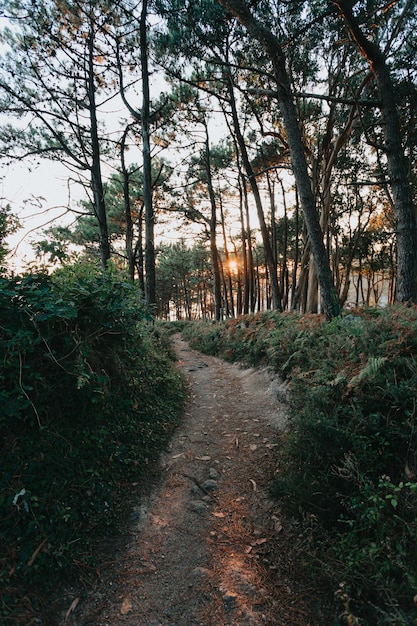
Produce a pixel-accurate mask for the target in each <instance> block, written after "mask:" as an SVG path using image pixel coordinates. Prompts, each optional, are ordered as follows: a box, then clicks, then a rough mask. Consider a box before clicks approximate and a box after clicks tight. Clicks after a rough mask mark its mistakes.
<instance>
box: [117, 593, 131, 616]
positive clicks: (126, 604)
mask: <svg viewBox="0 0 417 626" xmlns="http://www.w3.org/2000/svg"><path fill="white" fill-rule="evenodd" d="M132 608H133V605H132V600H131V599H130V598H129V596H127V597H126V598H125V599H124V600H123V602H122V606H121V607H120V614H121V615H127V614H128V613H130V611H131V610H132Z"/></svg>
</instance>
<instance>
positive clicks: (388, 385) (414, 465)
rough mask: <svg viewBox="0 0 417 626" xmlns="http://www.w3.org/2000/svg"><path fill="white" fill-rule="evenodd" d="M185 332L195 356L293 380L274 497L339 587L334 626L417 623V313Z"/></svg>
mask: <svg viewBox="0 0 417 626" xmlns="http://www.w3.org/2000/svg"><path fill="white" fill-rule="evenodd" d="M186 332H188V335H189V336H190V338H191V343H192V345H194V346H196V347H198V348H199V349H201V348H204V347H205V345H208V346H209V349H210V352H211V353H212V354H218V355H220V356H224V357H226V358H228V359H231V360H239V361H243V362H246V363H248V364H258V363H263V364H267V365H269V366H272V367H273V368H274V369H275V371H277V372H279V373H280V375H281V376H282V377H283V378H286V379H287V380H288V381H289V384H290V389H291V407H290V422H289V428H288V434H287V437H286V445H285V449H284V451H283V453H282V458H281V461H280V467H279V468H278V469H279V472H278V478H277V480H276V483H275V485H274V487H273V493H274V495H275V496H276V497H277V498H280V499H281V500H282V502H283V503H284V504H285V510H286V511H288V513H289V514H290V515H293V516H299V515H301V519H302V521H303V523H305V524H306V529H307V530H306V532H307V534H308V535H309V540H308V541H306V542H305V543H304V548H305V545H308V546H309V548H308V550H307V554H306V555H304V557H303V560H304V561H305V562H306V564H307V565H306V566H307V567H309V568H310V571H311V572H312V573H316V574H317V576H320V577H323V576H324V577H325V580H326V581H327V583H326V584H329V585H331V586H332V589H333V592H334V597H335V606H336V609H335V623H339V624H343V623H349V624H363V625H368V624H369V625H373V624H375V625H376V624H377V625H381V624H398V625H411V624H415V623H416V621H417V560H416V557H415V555H416V553H417V429H416V401H417V308H416V307H406V306H398V307H395V308H387V309H369V310H364V311H360V312H358V313H357V314H356V315H352V314H349V315H346V316H344V317H341V318H337V319H335V320H333V321H332V322H330V323H327V322H326V321H325V320H324V319H322V318H321V317H320V316H301V317H299V316H296V315H295V314H290V315H287V314H277V313H266V314H260V315H256V316H248V317H244V318H240V319H239V320H237V321H231V322H227V323H225V324H224V325H216V326H212V325H203V326H198V325H197V326H192V327H190V328H189V329H187V331H186ZM307 522H308V524H307Z"/></svg>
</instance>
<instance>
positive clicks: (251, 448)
mask: <svg viewBox="0 0 417 626" xmlns="http://www.w3.org/2000/svg"><path fill="white" fill-rule="evenodd" d="M257 449H258V446H257V445H256V443H251V445H250V446H249V450H250V451H251V452H255V450H257Z"/></svg>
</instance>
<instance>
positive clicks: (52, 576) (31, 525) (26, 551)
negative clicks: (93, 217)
mask: <svg viewBox="0 0 417 626" xmlns="http://www.w3.org/2000/svg"><path fill="white" fill-rule="evenodd" d="M0 281H1V283H0V312H1V320H2V322H1V335H0V353H1V365H0V382H1V388H0V402H1V404H2V413H1V418H0V419H1V422H0V436H1V450H0V453H1V458H2V481H1V487H0V516H1V519H2V526H1V535H0V542H1V545H0V584H1V589H2V595H1V604H0V617H1V621H2V623H7V621H8V620H10V623H15V622H16V615H15V613H16V611H18V612H19V611H21V610H22V606H23V603H22V598H23V597H26V598H28V597H30V598H31V601H32V603H34V604H36V598H37V596H38V594H39V592H40V591H41V590H42V588H47V587H48V585H50V584H52V583H53V584H56V582H57V580H59V579H60V578H62V577H68V576H72V577H73V576H74V575H78V574H80V575H82V576H85V568H86V567H88V566H89V564H90V563H91V562H92V559H93V557H92V554H93V547H94V543H95V540H96V539H97V538H98V537H100V535H102V534H103V532H105V531H106V529H108V528H109V527H110V526H111V524H112V523H113V522H114V520H115V519H116V517H117V515H118V514H119V511H120V507H121V506H122V504H123V502H124V501H125V500H126V497H127V496H128V494H129V490H130V489H131V485H132V482H135V483H142V484H143V485H144V486H145V484H146V481H147V473H148V471H149V470H148V468H149V462H150V461H151V460H152V459H153V458H155V457H156V456H157V455H158V453H159V452H160V450H161V448H162V447H163V446H164V445H165V444H166V442H167V441H168V439H169V437H170V435H171V433H172V430H173V428H174V427H175V425H176V424H177V421H178V415H179V412H180V410H181V407H182V402H183V399H184V391H183V384H182V380H181V378H180V376H179V374H178V372H177V371H176V369H175V368H174V367H173V364H172V355H169V354H168V352H167V351H166V350H165V347H164V345H163V342H162V341H161V340H160V338H158V336H157V334H156V333H155V332H154V329H153V325H152V324H150V323H149V321H148V320H149V317H148V315H147V313H146V310H145V307H144V305H143V303H142V302H141V300H140V297H139V294H138V292H137V290H136V287H135V286H134V285H132V284H131V283H130V282H128V281H125V280H123V278H122V277H121V276H120V275H119V274H118V273H117V272H116V271H113V270H109V271H107V272H103V271H100V270H96V269H95V268H94V267H91V266H86V265H81V266H78V267H72V268H66V269H65V270H61V271H59V272H56V273H55V274H54V275H53V276H48V275H46V274H33V275H25V276H23V277H19V278H14V279H10V280H8V279H5V278H2V279H0ZM34 590H35V591H36V593H35V591H34ZM32 591H33V593H31V592H32ZM32 609H33V610H36V606H34V607H32ZM28 610H29V609H28ZM20 618H21V619H23V618H22V615H21V614H20Z"/></svg>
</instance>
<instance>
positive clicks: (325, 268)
mask: <svg viewBox="0 0 417 626" xmlns="http://www.w3.org/2000/svg"><path fill="white" fill-rule="evenodd" d="M217 2H218V3H219V4H221V5H222V6H223V7H225V8H226V9H227V10H228V11H229V12H230V13H232V14H233V15H235V16H236V17H237V19H238V20H239V21H240V22H241V23H242V24H243V26H245V28H246V30H247V31H248V33H249V34H250V35H251V36H252V37H254V39H256V40H257V41H258V42H259V43H260V44H261V45H262V46H263V48H264V49H265V51H266V53H267V54H268V56H269V58H270V59H271V62H272V66H273V69H274V75H275V81H276V93H277V99H278V103H279V106H280V110H281V114H282V117H283V122H284V126H285V129H286V132H287V140H288V146H289V150H290V155H291V160H292V165H293V170H294V176H295V180H296V184H297V188H298V192H299V194H300V201H301V207H302V210H303V213H304V220H305V223H306V226H307V229H308V234H309V238H310V242H311V249H312V251H313V255H314V262H315V266H316V270H317V276H318V280H319V284H320V289H321V296H322V299H323V304H324V308H325V311H326V316H327V318H328V319H331V318H332V317H334V316H337V315H339V314H340V306H339V301H338V297H337V292H336V289H335V286H334V284H333V277H332V273H331V270H330V264H329V260H328V257H327V253H326V249H325V246H324V242H323V233H322V230H321V228H320V221H319V215H318V211H317V207H316V203H315V199H314V195H313V192H312V189H311V183H310V178H309V175H308V168H307V161H306V157H305V152H304V145H303V141H302V138H301V131H300V127H299V124H298V119H297V112H296V108H295V105H294V101H293V95H292V91H291V86H290V81H289V77H288V73H287V70H286V67H285V58H284V54H283V51H282V48H281V45H280V43H279V41H278V39H277V37H276V36H275V35H274V34H273V33H272V32H271V31H270V30H268V28H266V27H265V26H263V24H261V23H260V22H258V21H257V20H256V19H255V18H254V17H253V15H252V13H251V12H250V10H249V9H248V7H247V5H246V4H245V3H244V2H243V1H242V0H217Z"/></svg>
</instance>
